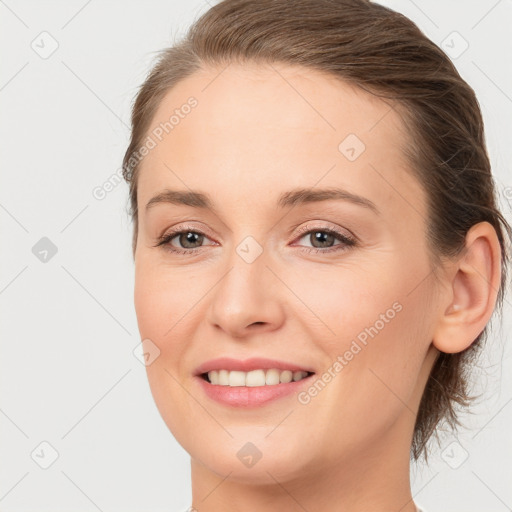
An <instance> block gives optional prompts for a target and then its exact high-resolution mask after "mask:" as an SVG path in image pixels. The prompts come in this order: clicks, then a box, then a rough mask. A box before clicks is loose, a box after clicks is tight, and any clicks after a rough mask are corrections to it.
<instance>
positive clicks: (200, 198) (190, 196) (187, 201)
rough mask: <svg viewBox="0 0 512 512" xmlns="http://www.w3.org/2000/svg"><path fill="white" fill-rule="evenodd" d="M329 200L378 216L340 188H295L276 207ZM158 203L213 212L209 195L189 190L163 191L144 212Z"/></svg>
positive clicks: (362, 199) (364, 200)
mask: <svg viewBox="0 0 512 512" xmlns="http://www.w3.org/2000/svg"><path fill="white" fill-rule="evenodd" d="M331 200H338V201H348V202H350V203H353V204H356V205H358V206H363V207H365V208H368V209H370V210H371V211H373V212H374V213H375V214H377V215H379V214H380V211H379V209H378V208H377V206H375V204H374V203H373V202H372V201H370V200H369V199H367V198H366V197H362V196H359V195H357V194H353V193H352V192H349V191H348V190H344V189H341V188H323V189H318V188H315V189H313V188H297V189H294V190H290V191H288V192H284V193H282V194H281V195H280V196H279V199H278V201H277V206H278V207H279V208H286V207H288V206H296V205H301V204H309V203H316V202H320V201H331ZM160 203H170V204H175V205H184V206H191V207H193V208H200V209H205V210H212V211H215V208H214V205H213V202H212V200H211V197H210V196H209V195H207V194H204V193H202V192H196V191H190V190H170V189H166V190H163V191H162V192H160V193H158V194H157V195H156V196H154V197H152V198H151V199H150V200H149V201H148V203H147V204H146V211H147V210H148V209H150V208H152V207H153V206H155V205H157V204H160Z"/></svg>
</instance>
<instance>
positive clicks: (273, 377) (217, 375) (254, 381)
mask: <svg viewBox="0 0 512 512" xmlns="http://www.w3.org/2000/svg"><path fill="white" fill-rule="evenodd" d="M307 375H308V372H305V371H297V372H292V371H291V370H277V369H271V370H252V371H250V372H241V371H238V370H232V371H229V370H212V371H211V372H208V380H209V381H210V383H211V384H215V385H218V386H233V387H235V386H249V387H254V386H274V385H276V384H279V383H287V382H291V381H292V380H294V381H297V380H301V379H303V378H304V377H306V376H307Z"/></svg>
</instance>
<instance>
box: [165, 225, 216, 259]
mask: <svg viewBox="0 0 512 512" xmlns="http://www.w3.org/2000/svg"><path fill="white" fill-rule="evenodd" d="M174 239H176V240H177V243H178V244H180V246H179V247H176V246H175V245H174V244H173V243H172V242H173V240H174ZM205 239H206V240H209V239H208V238H207V236H206V235H205V234H204V233H202V232H201V231H198V230H197V229H195V228H194V229H192V228H190V229H189V228H186V227H185V228H183V229H175V230H172V231H170V232H168V233H166V234H164V235H162V236H161V237H159V239H158V240H159V241H158V243H157V244H156V246H155V247H159V246H165V249H166V250H168V251H170V252H174V253H177V254H192V253H195V252H197V251H200V250H201V248H202V247H203V245H202V242H203V241H204V240H205ZM209 245H215V243H213V244H209Z"/></svg>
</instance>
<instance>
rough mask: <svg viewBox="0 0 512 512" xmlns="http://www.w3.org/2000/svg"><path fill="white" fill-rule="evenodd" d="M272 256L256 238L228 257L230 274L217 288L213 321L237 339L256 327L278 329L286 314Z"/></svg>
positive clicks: (249, 238)
mask: <svg viewBox="0 0 512 512" xmlns="http://www.w3.org/2000/svg"><path fill="white" fill-rule="evenodd" d="M270 259H271V258H270V253H269V252H268V249H266V248H265V247H264V245H263V244H262V243H260V242H258V241H257V240H256V238H255V237H253V236H252V235H247V236H245V237H242V240H241V242H239V243H238V244H233V246H231V250H230V252H229V254H228V255H227V256H226V272H225V273H224V275H223V277H222V278H221V280H220V281H219V283H218V286H216V287H215V289H214V293H213V296H212V304H211V309H210V321H211V322H212V323H214V324H216V325H218V326H220V327H222V328H223V329H224V330H226V331H228V332H230V333H231V334H233V335H241V334H242V333H243V331H244V329H246V328H248V327H249V326H250V325H251V324H254V323H264V324H268V325H274V326H275V324H276V323H279V316H280V315H281V314H282V310H281V306H282V305H280V304H279V294H278V293H277V290H276V283H275V282H273V281H276V278H275V276H274V275H273V273H272V272H271V271H270V270H269V269H268V268H267V265H269V264H270Z"/></svg>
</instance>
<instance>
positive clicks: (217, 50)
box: [123, 0, 512, 512]
mask: <svg viewBox="0 0 512 512" xmlns="http://www.w3.org/2000/svg"><path fill="white" fill-rule="evenodd" d="M123 164H124V166H123V169H124V175H125V178H126V180H127V181H128V182H129V184H130V201H131V214H132V216H133V221H134V236H133V254H134V260H135V270H136V274H135V307H136V313H137V320H138V325H139V330H140V334H141V337H142V339H143V340H144V341H143V343H145V344H146V345H147V347H148V353H156V354H158V357H155V358H154V360H152V361H150V364H148V365H147V373H148V378H149V382H150V386H151V390H152V393H153V397H154V399H155V402H156V404H157V406H158V409H159V411H160V414H161V415H162V418H163V419H164V421H165V422H166V424H167V426H168V427H169V429H170V430H171V432H172V433H173V435H174V436H175V437H176V439H177V440H178V442H179V443H180V444H181V445H182V446H183V447H184V448H185V449H186V450H187V451H188V453H189V454H190V456H191V471H192V507H194V508H195V509H197V510H200V511H201V512H202V511H207V512H212V511H220V510H222V511H230V510H233V511H234V510H251V511H258V510H265V511H270V510H272V511H273V510H276V511H277V510H279V511H281V510H290V511H291V510H308V511H316V510H322V511H331V510H332V511H334V510H336V511H339V510H343V511H346V512H359V511H372V512H380V511H382V512H383V511H401V512H413V511H415V510H419V509H418V508H417V506H416V504H415V503H414V500H413V498H412V495H411V489H410V482H409V464H410V458H411V456H412V458H413V459H418V458H419V457H420V456H421V455H422V454H423V455H425V456H426V455H427V441H428V440H429V439H430V438H431V436H432V434H433V433H434V432H435V428H436V426H437V425H438V424H439V422H440V421H443V420H444V421H446V422H448V423H449V424H450V425H452V426H455V425H456V424H457V413H456V408H455V405H457V404H461V405H467V404H469V401H470V397H469V396H468V382H467V379H466V373H467V371H468V369H469V368H470V364H471V358H472V357H473V356H474V354H475V353H476V351H477V350H478V348H479V346H480V345H481V343H482V340H483V339H484V337H485V335H486V326H487V324H488V322H489V320H490V319H491V316H492V313H493V311H494V310H495V309H496V308H497V307H498V306H500V305H501V303H502V300H503V294H504V287H505V283H506V269H507V263H508V258H509V254H508V249H507V246H506V237H510V236H511V233H512V231H511V228H510V226H509V225H508V224H507V222H506V221H505V219H504V217H503V216H502V214H501V213H500V212H499V210H498V208H497V205H496V200H495V192H494V182H493V178H492V175H491V172H490V164H489V159H488V156H487V152H486V148H485V143H484V135H483V123H482V117H481V112H480V110H479V107H478V103H477V100H476V98H475V95H474V92H473V90H472V89H471V88H470V87H469V86H468V85H467V84H466V83H465V82H464V81H463V80H462V78H461V77H460V76H459V74H458V72H457V71H456V69H455V67H454V66H453V64H452V63H451V62H450V60H449V58H448V57H447V56H446V55H445V54H444V53H443V52H442V51H441V50H440V49H439V48H438V47H437V46H436V45H435V44H434V43H432V42H431V41H430V40H428V39H427V38H426V37H425V36H424V35H423V33H422V32H420V30H419V29H418V28H417V27H416V25H414V24H413V23H412V22H411V21H410V20H408V19H407V18H405V17H404V16H402V15H400V14H398V13H396V12H394V11H392V10H390V9H388V8H385V7H383V6H381V5H378V4H373V3H371V2H368V1H363V0H337V1H333V0H298V1H294V2H289V1H287V0H275V1H271V0H263V1H258V2H255V1H251V0H224V1H222V2H220V3H219V4H217V5H215V6H214V7H212V8H211V9H210V10H209V11H208V12H207V13H205V14H204V15H203V16H202V17H201V18H200V19H199V20H198V21H197V22H196V23H195V24H194V25H193V26H192V27H191V29H190V30H189V33H188V34H187V36H186V37H185V38H184V39H183V41H181V42H180V43H178V44H176V45H175V46H174V47H172V48H169V49H166V50H164V51H163V52H162V54H161V56H160V59H159V61H158V63H157V64H156V65H155V67H154V68H153V69H152V71H151V73H150V74H149V76H148V77H147V79H146V81H145V83H144V84H143V85H142V87H141V89H140V91H139V93H138V96H137V98H136V101H135V104H134V107H133V114H132V138H131V142H130V145H129V147H128V149H127V151H126V154H125V158H124V162H123Z"/></svg>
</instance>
